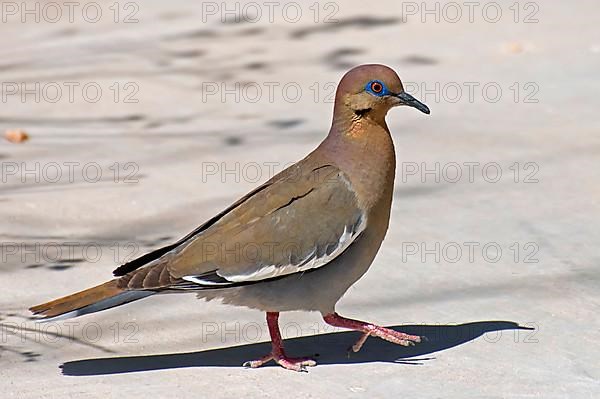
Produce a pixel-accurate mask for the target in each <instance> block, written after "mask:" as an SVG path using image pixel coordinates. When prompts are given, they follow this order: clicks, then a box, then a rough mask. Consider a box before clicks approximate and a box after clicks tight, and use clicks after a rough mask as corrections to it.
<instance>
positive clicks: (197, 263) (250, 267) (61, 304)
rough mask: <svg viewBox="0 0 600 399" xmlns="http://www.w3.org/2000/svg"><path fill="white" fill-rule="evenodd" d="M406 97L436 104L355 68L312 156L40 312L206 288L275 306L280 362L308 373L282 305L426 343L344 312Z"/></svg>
mask: <svg viewBox="0 0 600 399" xmlns="http://www.w3.org/2000/svg"><path fill="white" fill-rule="evenodd" d="M396 106H409V107H413V108H416V109H417V110H419V111H421V112H423V113H425V114H429V113H430V110H429V108H428V107H427V106H426V105H425V104H423V103H422V102H420V101H418V100H417V99H415V98H414V97H413V96H411V95H410V94H408V93H407V92H405V91H404V87H403V85H402V82H401V80H400V78H399V77H398V75H397V74H396V72H395V71H394V70H393V69H391V68H390V67H388V66H385V65H381V64H365V65H359V66H356V67H354V68H352V69H350V70H349V71H348V72H346V74H345V75H344V76H343V77H342V79H341V80H340V82H339V84H338V87H337V89H336V95H335V101H334V107H333V118H332V123H331V128H330V130H329V133H328V134H327V136H326V137H325V139H324V140H323V141H322V142H321V143H320V144H319V145H318V146H317V148H316V149H315V150H313V151H312V152H311V153H310V154H309V155H307V156H306V157H305V158H304V159H302V160H300V161H298V162H297V163H295V164H293V165H292V166H290V167H288V168H286V169H284V170H283V171H281V172H280V173H278V174H276V175H275V176H273V177H272V178H271V179H269V180H268V181H267V182H265V183H264V184H262V185H260V186H259V187H257V188H256V189H254V190H253V191H251V192H250V193H248V194H247V195H245V196H243V197H242V198H240V199H239V200H238V201H236V202H234V203H233V204H232V205H230V206H229V207H227V208H226V209H225V210H223V211H222V212H221V213H219V214H217V215H216V216H214V217H213V218H211V219H209V220H208V221H206V222H205V223H204V224H202V225H200V226H199V227H198V228H196V229H195V230H194V231H192V232H191V233H189V234H188V235H186V236H185V237H183V238H181V239H180V240H179V241H177V242H174V243H172V244H170V245H167V246H165V247H162V248H159V249H156V250H154V251H152V252H149V253H146V254H144V255H142V256H140V257H138V258H137V259H134V260H132V261H130V262H128V263H125V264H123V265H121V266H119V267H118V268H117V269H116V270H114V272H113V275H114V278H113V279H111V280H109V281H107V282H105V283H103V284H101V285H98V286H96V287H93V288H89V289H86V290H84V291H81V292H77V293H74V294H71V295H68V296H65V297H63V298H59V299H56V300H53V301H50V302H47V303H44V304H41V305H37V306H33V307H31V308H30V311H31V312H32V313H33V314H34V315H37V318H38V319H41V320H58V319H64V318H69V317H76V316H81V315H85V314H89V313H94V312H98V311H101V310H105V309H109V308H112V307H115V306H120V305H123V304H126V303H129V302H133V301H137V300H140V299H142V298H146V297H149V296H151V295H156V294H163V293H195V294H196V295H197V297H198V298H201V299H205V300H213V299H219V300H221V302H222V303H225V304H230V305H236V306H242V307H247V308H251V309H259V310H261V311H264V312H266V319H267V327H268V330H269V334H270V337H271V351H270V352H269V353H268V354H266V355H265V356H264V357H262V358H260V359H256V360H250V361H248V362H245V363H244V364H243V366H246V367H250V368H256V367H259V366H262V365H264V364H266V363H268V362H270V361H274V362H275V363H277V364H279V365H280V366H282V367H283V368H285V369H290V370H295V371H307V367H309V366H315V365H316V362H315V360H314V359H312V358H309V357H300V358H293V357H290V356H288V355H287V354H286V352H285V350H284V345H283V340H282V337H281V333H280V330H279V325H278V319H279V315H280V313H281V312H288V311H316V312H320V313H321V316H322V317H323V319H324V321H325V322H326V323H328V324H330V325H332V326H335V327H341V328H348V329H351V330H356V331H359V332H361V333H362V335H361V337H360V339H359V340H358V341H357V342H356V343H355V344H354V345H353V346H351V347H350V349H349V350H351V351H353V352H358V351H359V350H360V349H361V347H362V346H363V344H364V343H365V341H366V340H367V338H368V337H370V336H374V337H379V338H382V339H384V340H386V341H389V342H392V343H395V344H399V345H405V346H408V345H414V344H415V343H418V342H421V339H422V337H420V336H416V335H409V334H405V333H403V332H400V331H396V330H392V329H388V328H385V327H382V326H378V325H375V324H372V323H369V322H364V321H360V320H354V319H349V318H346V317H343V316H341V315H339V314H338V313H337V312H336V310H335V307H336V303H337V302H338V301H339V300H340V298H341V297H342V296H343V295H344V294H345V293H346V291H347V290H348V289H349V288H350V287H351V286H352V285H353V284H354V283H355V282H356V281H358V280H359V279H360V278H361V277H362V276H363V275H364V274H365V273H366V272H367V270H368V269H369V267H370V266H371V264H372V263H373V260H374V258H375V255H376V254H377V252H378V251H379V249H380V247H381V244H382V242H383V240H384V237H385V234H386V232H387V230H388V226H389V222H390V210H391V205H392V197H393V191H394V176H395V168H396V157H395V149H394V143H393V140H392V135H391V133H390V130H389V128H388V126H387V123H386V115H387V113H388V111H389V110H390V109H392V108H393V107H396Z"/></svg>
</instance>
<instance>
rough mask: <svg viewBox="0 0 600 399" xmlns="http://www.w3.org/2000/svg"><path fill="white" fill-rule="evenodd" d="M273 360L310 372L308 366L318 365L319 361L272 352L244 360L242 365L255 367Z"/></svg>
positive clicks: (294, 369)
mask: <svg viewBox="0 0 600 399" xmlns="http://www.w3.org/2000/svg"><path fill="white" fill-rule="evenodd" d="M271 360H273V361H274V362H275V363H277V364H279V365H280V366H281V367H283V368H284V369H288V370H293V371H299V372H308V370H307V369H306V367H313V366H316V365H317V362H315V361H314V360H313V359H310V358H308V357H299V358H294V357H287V356H285V355H275V354H272V353H271V354H269V355H267V356H263V357H262V358H260V359H257V360H250V361H247V362H244V364H243V365H242V366H244V367H246V368H253V369H255V368H257V367H260V366H262V365H264V364H265V363H268V362H270V361H271Z"/></svg>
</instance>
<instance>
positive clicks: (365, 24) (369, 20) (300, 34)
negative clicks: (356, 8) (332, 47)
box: [290, 17, 400, 39]
mask: <svg viewBox="0 0 600 399" xmlns="http://www.w3.org/2000/svg"><path fill="white" fill-rule="evenodd" d="M399 21H400V19H398V18H394V17H389V18H385V17H383V18H380V17H355V18H348V19H342V20H339V21H338V22H335V23H333V22H332V23H324V24H320V25H316V26H312V27H310V28H300V29H297V30H295V31H293V32H292V33H291V34H290V37H291V38H292V39H303V38H305V37H306V36H309V35H313V34H318V33H334V32H337V31H339V30H342V29H346V28H360V29H370V28H375V27H378V26H385V25H392V24H395V23H397V22H399Z"/></svg>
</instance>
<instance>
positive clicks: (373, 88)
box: [365, 80, 388, 97]
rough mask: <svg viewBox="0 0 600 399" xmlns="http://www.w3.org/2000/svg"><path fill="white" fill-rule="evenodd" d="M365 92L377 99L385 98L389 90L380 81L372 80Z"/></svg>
mask: <svg viewBox="0 0 600 399" xmlns="http://www.w3.org/2000/svg"><path fill="white" fill-rule="evenodd" d="M365 90H366V91H367V92H369V93H371V94H372V95H374V96H377V97H383V96H385V95H386V94H388V89H387V87H385V85H384V84H383V82H382V81H380V80H371V81H370V82H369V83H367V85H366V86H365Z"/></svg>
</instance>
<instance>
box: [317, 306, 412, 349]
mask: <svg viewBox="0 0 600 399" xmlns="http://www.w3.org/2000/svg"><path fill="white" fill-rule="evenodd" d="M323 320H325V322H326V323H327V324H331V325H332V326H335V327H343V328H349V329H351V330H356V331H361V332H362V333H363V335H362V336H361V337H360V339H359V340H358V341H357V342H356V343H355V344H354V345H352V351H353V352H358V351H359V350H360V348H362V346H363V344H364V343H365V341H366V340H367V338H369V336H370V335H372V336H374V337H379V338H382V339H385V340H386V341H389V342H393V343H395V344H399V345H404V346H409V345H414V343H415V342H421V337H419V336H417V335H408V334H404V333H401V332H398V331H394V330H391V329H389V328H385V327H380V326H376V325H374V324H371V323H365V322H364V321H360V320H353V319H347V318H345V317H342V316H340V315H339V314H337V313H329V314H326V315H324V316H323Z"/></svg>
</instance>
